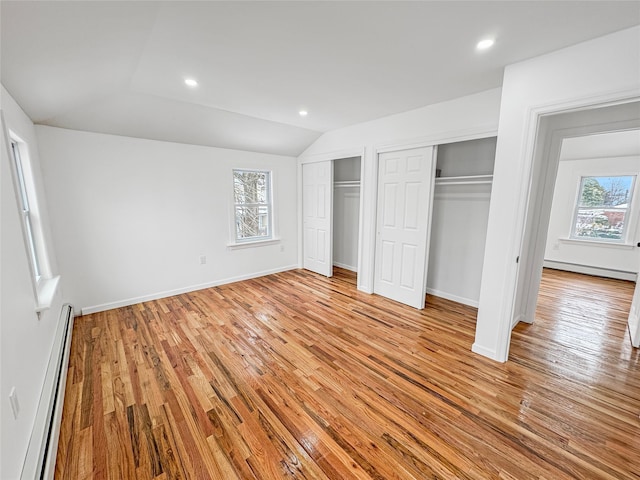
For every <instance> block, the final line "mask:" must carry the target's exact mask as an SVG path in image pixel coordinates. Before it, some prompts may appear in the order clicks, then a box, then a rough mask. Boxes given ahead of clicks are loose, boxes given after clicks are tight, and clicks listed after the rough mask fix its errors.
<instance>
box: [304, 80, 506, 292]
mask: <svg viewBox="0 0 640 480" xmlns="http://www.w3.org/2000/svg"><path fill="white" fill-rule="evenodd" d="M499 108H500V89H493V90H488V91H485V92H481V93H478V94H475V95H469V96H466V97H461V98H457V99H455V100H451V101H447V102H443V103H439V104H435V105H430V106H427V107H423V108H420V109H417V110H412V111H409V112H405V113H400V114H397V115H391V116H389V117H384V118H381V119H378V120H373V121H370V122H365V123H360V124H357V125H352V126H349V127H345V128H342V129H338V130H333V131H331V132H327V133H325V134H324V135H322V136H321V137H320V138H319V139H318V140H316V142H314V143H313V144H312V145H311V146H310V147H309V148H308V149H307V150H306V151H305V152H304V153H303V154H302V155H301V157H300V158H299V160H300V162H306V161H313V160H314V158H317V159H330V158H341V157H343V156H344V155H341V153H342V152H345V151H349V152H353V151H358V150H362V149H363V148H364V149H365V155H364V158H363V161H364V168H363V170H364V172H363V176H362V178H361V194H362V195H363V197H364V198H363V200H364V201H363V210H362V211H361V214H362V216H363V219H362V228H363V235H362V245H361V247H360V256H361V259H362V264H361V268H360V271H359V272H358V288H360V289H361V290H363V291H367V292H371V291H373V262H374V246H375V220H376V211H375V209H376V185H377V181H376V180H377V171H376V169H377V150H378V149H381V148H383V147H385V146H390V145H398V146H410V145H412V144H416V143H419V144H425V145H428V144H431V145H435V144H439V143H443V142H451V141H456V140H462V139H468V138H471V137H474V136H475V137H479V136H488V135H491V134H495V131H496V129H497V124H498V112H499ZM299 201H301V200H300V199H299ZM300 241H301V240H300Z"/></svg>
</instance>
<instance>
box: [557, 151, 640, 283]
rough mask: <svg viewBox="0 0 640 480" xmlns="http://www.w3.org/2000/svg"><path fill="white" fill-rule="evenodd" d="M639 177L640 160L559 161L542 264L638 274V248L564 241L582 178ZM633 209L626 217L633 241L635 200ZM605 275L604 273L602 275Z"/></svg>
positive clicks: (570, 224)
mask: <svg viewBox="0 0 640 480" xmlns="http://www.w3.org/2000/svg"><path fill="white" fill-rule="evenodd" d="M628 174H635V175H640V157H612V158H592V159H587V158H585V159H575V160H564V161H563V160H562V158H561V161H560V166H559V168H558V175H557V179H556V188H555V190H554V193H553V204H552V207H551V219H550V222H549V230H548V233H547V247H546V250H545V254H544V258H545V261H551V262H560V263H568V264H571V265H579V266H587V267H595V268H598V269H604V270H617V271H620V272H633V273H638V265H639V264H640V249H638V248H634V247H633V246H628V245H614V244H594V243H589V242H571V241H566V239H568V238H569V236H570V234H571V226H572V221H573V214H574V209H575V202H576V199H577V197H578V190H579V189H580V178H581V177H582V176H593V175H598V176H609V175H612V176H614V175H628ZM635 200H636V201H635V202H634V205H633V206H634V207H635V208H634V210H633V212H631V215H629V217H628V220H627V221H628V222H629V223H628V225H629V227H630V228H632V231H631V232H630V233H631V235H630V239H631V240H632V241H633V240H635V239H636V238H637V235H636V234H635V232H636V231H637V227H638V222H637V221H635V222H633V223H631V222H632V220H633V219H637V216H638V209H637V207H638V204H639V203H640V202H639V201H638V197H637V196H636V198H635ZM602 273H603V274H606V272H602Z"/></svg>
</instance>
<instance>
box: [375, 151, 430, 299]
mask: <svg viewBox="0 0 640 480" xmlns="http://www.w3.org/2000/svg"><path fill="white" fill-rule="evenodd" d="M434 150H435V149H434V147H424V148H416V149H412V150H403V151H399V152H389V153H383V154H380V155H379V157H378V159H379V165H378V211H377V238H376V254H375V279H374V286H373V290H374V292H375V293H378V294H380V295H384V296H385V297H388V298H391V299H393V300H397V301H398V302H402V303H405V304H407V305H410V306H412V307H415V308H419V309H422V308H424V301H425V290H426V279H427V259H428V258H429V255H428V248H429V234H430V230H431V209H432V205H433V184H434V178H435V155H434Z"/></svg>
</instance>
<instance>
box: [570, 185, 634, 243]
mask: <svg viewBox="0 0 640 480" xmlns="http://www.w3.org/2000/svg"><path fill="white" fill-rule="evenodd" d="M635 181H636V177H635V175H619V176H610V177H604V176H603V177H581V179H580V193H579V195H578V201H577V204H576V208H575V214H574V216H573V227H572V231H571V238H573V239H578V240H592V241H604V242H617V243H623V242H624V241H625V240H626V238H625V237H626V230H627V224H628V222H629V219H630V216H629V209H630V207H631V197H632V195H633V188H634V186H635Z"/></svg>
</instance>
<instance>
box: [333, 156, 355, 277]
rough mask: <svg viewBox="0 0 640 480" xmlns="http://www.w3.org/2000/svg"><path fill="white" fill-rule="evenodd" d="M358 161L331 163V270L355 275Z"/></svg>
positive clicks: (349, 160)
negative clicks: (339, 270)
mask: <svg viewBox="0 0 640 480" xmlns="http://www.w3.org/2000/svg"><path fill="white" fill-rule="evenodd" d="M360 171H361V157H351V158H343V159H339V160H334V167H333V266H335V267H339V268H344V269H346V270H350V271H352V272H356V273H357V272H358V237H359V231H360V228H359V227H360Z"/></svg>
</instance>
